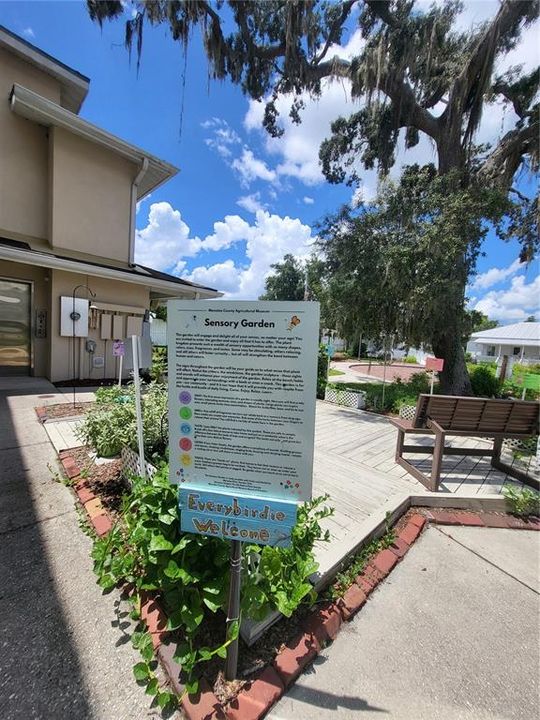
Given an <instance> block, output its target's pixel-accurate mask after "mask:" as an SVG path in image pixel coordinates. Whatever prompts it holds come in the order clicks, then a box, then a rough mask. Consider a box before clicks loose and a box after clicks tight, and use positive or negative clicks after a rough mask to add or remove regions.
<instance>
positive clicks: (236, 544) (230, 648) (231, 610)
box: [225, 540, 242, 680]
mask: <svg viewBox="0 0 540 720" xmlns="http://www.w3.org/2000/svg"><path fill="white" fill-rule="evenodd" d="M241 584H242V543H241V541H240V540H232V542H231V582H230V585H229V604H228V606H227V638H228V637H229V632H230V628H231V626H232V625H233V623H235V622H239V621H240V586H241ZM239 639H240V636H239V634H238V635H237V637H236V639H235V640H233V641H232V642H231V644H230V645H227V659H226V660H225V679H226V680H235V679H236V674H237V670H238V643H239Z"/></svg>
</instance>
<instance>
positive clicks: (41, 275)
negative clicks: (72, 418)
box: [0, 260, 51, 377]
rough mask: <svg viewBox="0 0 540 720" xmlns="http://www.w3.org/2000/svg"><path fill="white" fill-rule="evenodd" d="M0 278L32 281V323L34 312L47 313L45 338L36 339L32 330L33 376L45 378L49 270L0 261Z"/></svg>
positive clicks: (48, 313)
mask: <svg viewBox="0 0 540 720" xmlns="http://www.w3.org/2000/svg"><path fill="white" fill-rule="evenodd" d="M0 277H2V278H10V279H13V280H26V281H32V282H33V284H34V297H33V301H34V302H33V307H32V309H31V313H32V323H34V322H35V311H36V310H46V311H47V337H46V338H36V337H35V335H34V332H33V330H32V345H33V359H34V363H33V365H34V368H33V375H36V376H37V377H46V376H47V375H48V374H49V340H50V337H51V308H50V278H49V270H47V269H45V268H40V267H34V266H32V265H22V264H20V263H13V262H8V261H7V260H0Z"/></svg>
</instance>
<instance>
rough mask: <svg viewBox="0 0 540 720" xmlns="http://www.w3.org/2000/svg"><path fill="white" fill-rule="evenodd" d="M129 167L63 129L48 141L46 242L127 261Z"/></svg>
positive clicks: (131, 170) (132, 167) (132, 173)
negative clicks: (48, 201)
mask: <svg viewBox="0 0 540 720" xmlns="http://www.w3.org/2000/svg"><path fill="white" fill-rule="evenodd" d="M136 174H137V168H136V166H135V165H134V163H131V162H129V161H128V160H125V159H124V158H121V157H119V156H118V155H115V154H114V153H112V152H111V151H109V150H107V149H105V148H101V147H99V146H97V145H95V144H93V143H90V142H88V141H86V140H84V139H82V138H80V137H78V136H76V135H73V134H71V133H69V132H67V131H66V130H63V129H59V128H53V129H51V137H50V191H51V195H50V202H51V212H50V218H51V228H50V232H49V234H50V238H51V244H52V246H53V247H54V248H56V249H59V250H60V249H61V250H72V251H75V252H80V253H85V254H90V255H98V256H101V257H105V258H112V259H114V260H119V261H121V262H124V263H127V262H128V260H129V219H130V215H131V184H132V182H133V179H134V178H135V176H136Z"/></svg>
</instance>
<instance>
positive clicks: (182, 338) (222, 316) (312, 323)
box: [167, 300, 319, 679]
mask: <svg viewBox="0 0 540 720" xmlns="http://www.w3.org/2000/svg"><path fill="white" fill-rule="evenodd" d="M167 323H168V328H167V330H168V333H167V334H168V341H169V347H168V357H169V372H168V377H169V443H170V447H169V467H170V481H171V483H174V484H177V485H178V486H179V500H178V501H179V506H180V511H181V515H180V517H181V529H182V530H183V531H184V532H192V533H198V534H202V535H209V536H212V537H220V538H222V539H225V540H230V541H231V585H230V590H229V608H228V613H227V627H228V629H229V630H230V628H231V627H232V625H233V624H234V623H235V622H236V621H237V620H238V619H239V607H240V584H241V577H240V574H241V562H242V550H241V545H242V542H249V543H254V544H259V545H278V546H280V547H286V546H288V545H289V544H290V542H291V532H292V528H293V527H294V525H295V523H296V514H297V506H298V503H299V502H303V501H304V500H309V499H310V498H311V486H312V471H313V438H314V431H315V390H316V381H317V354H318V337H319V305H318V303H315V302H300V301H299V302H265V301H262V302H261V301H259V302H248V301H243V302H228V301H203V300H198V301H190V300H170V301H169V302H168V304H167ZM237 657H238V640H236V641H232V642H231V643H230V645H228V652H227V663H226V676H227V678H228V679H232V678H234V676H235V675H236V666H237Z"/></svg>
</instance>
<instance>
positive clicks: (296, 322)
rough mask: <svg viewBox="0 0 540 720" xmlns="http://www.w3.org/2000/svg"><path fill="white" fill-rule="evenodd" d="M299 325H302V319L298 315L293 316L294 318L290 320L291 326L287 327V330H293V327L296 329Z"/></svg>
mask: <svg viewBox="0 0 540 720" xmlns="http://www.w3.org/2000/svg"><path fill="white" fill-rule="evenodd" d="M297 325H300V318H299V317H298V315H293V316H292V318H291V319H290V320H289V324H288V325H287V330H289V331H290V330H292V329H293V327H296V326H297Z"/></svg>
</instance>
